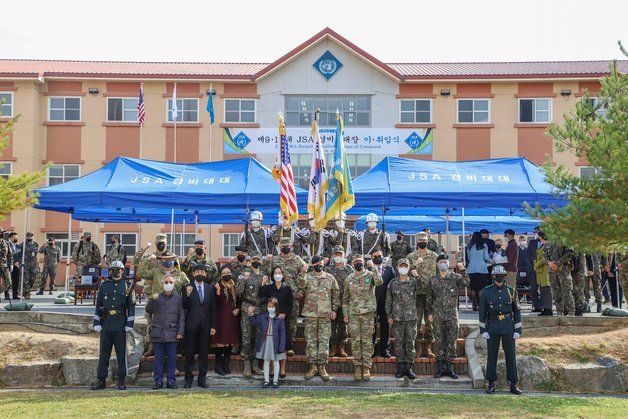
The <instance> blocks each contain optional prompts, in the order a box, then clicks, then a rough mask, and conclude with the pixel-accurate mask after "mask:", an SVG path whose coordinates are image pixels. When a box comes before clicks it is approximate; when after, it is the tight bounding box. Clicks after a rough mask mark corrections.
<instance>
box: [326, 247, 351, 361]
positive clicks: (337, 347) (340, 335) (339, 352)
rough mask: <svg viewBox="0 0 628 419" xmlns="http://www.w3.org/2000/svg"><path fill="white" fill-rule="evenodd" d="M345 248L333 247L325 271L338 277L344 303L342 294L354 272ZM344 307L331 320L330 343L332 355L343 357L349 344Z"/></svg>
mask: <svg viewBox="0 0 628 419" xmlns="http://www.w3.org/2000/svg"><path fill="white" fill-rule="evenodd" d="M344 253H345V249H344V247H342V246H341V245H336V246H334V248H333V254H332V265H329V266H327V267H325V272H327V273H328V274H331V275H332V276H333V277H334V278H336V282H337V283H338V289H339V292H340V293H339V296H338V301H339V302H340V303H342V296H343V293H344V289H345V282H346V281H347V278H348V277H349V275H351V274H352V273H353V268H352V267H351V265H349V264H348V263H346V260H345V257H344ZM343 317H344V316H343V308H342V305H340V306H339V307H338V310H337V311H336V318H335V319H334V320H332V321H331V338H330V339H329V343H330V345H331V350H330V355H331V356H339V357H341V358H346V357H347V352H345V346H346V345H347V338H348V336H347V325H346V324H345V322H344V321H343V319H342V318H343Z"/></svg>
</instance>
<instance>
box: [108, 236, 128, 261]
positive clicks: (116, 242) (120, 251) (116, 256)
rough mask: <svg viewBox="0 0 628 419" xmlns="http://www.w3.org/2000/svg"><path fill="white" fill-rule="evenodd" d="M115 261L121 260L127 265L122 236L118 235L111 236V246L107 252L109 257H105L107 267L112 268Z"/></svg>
mask: <svg viewBox="0 0 628 419" xmlns="http://www.w3.org/2000/svg"><path fill="white" fill-rule="evenodd" d="M114 260H119V261H120V262H122V264H123V265H126V250H125V249H124V247H123V246H122V244H121V243H120V235H118V234H114V235H113V236H111V246H110V247H109V251H107V256H105V262H106V263H107V266H111V263H112V262H113V261H114Z"/></svg>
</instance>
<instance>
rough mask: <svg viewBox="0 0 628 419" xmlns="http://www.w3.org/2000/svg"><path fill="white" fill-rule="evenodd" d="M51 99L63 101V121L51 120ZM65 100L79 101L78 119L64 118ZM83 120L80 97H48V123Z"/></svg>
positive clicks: (65, 110)
mask: <svg viewBox="0 0 628 419" xmlns="http://www.w3.org/2000/svg"><path fill="white" fill-rule="evenodd" d="M53 99H63V104H64V107H63V119H52V115H51V114H52V107H51V104H52V100H53ZM67 99H78V100H79V109H78V111H79V117H78V119H67V118H66V115H65V114H66V112H67V106H66V100H67ZM55 109H57V110H58V109H59V108H55ZM82 120H83V98H82V97H80V96H49V97H48V121H51V122H80V121H82Z"/></svg>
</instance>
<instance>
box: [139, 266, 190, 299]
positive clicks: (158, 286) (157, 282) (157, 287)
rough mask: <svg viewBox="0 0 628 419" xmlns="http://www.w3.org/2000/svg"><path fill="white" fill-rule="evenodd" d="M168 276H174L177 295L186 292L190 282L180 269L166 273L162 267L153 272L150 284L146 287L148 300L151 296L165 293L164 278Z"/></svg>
mask: <svg viewBox="0 0 628 419" xmlns="http://www.w3.org/2000/svg"><path fill="white" fill-rule="evenodd" d="M167 274H169V275H172V277H173V278H174V292H175V293H176V294H177V295H181V293H182V292H185V290H183V288H185V287H186V286H187V285H189V284H190V280H189V279H188V277H187V275H186V274H185V273H184V272H181V271H180V270H178V269H173V270H171V271H164V270H163V268H162V267H161V266H160V267H158V268H155V269H153V270H152V272H151V274H150V277H151V280H150V284H149V283H148V282H147V285H145V286H144V293H145V294H146V297H147V298H150V297H151V294H161V293H162V292H163V291H164V281H163V278H164V276H165V275H167ZM146 279H148V278H146ZM147 289H148V290H147ZM182 290H183V291H182Z"/></svg>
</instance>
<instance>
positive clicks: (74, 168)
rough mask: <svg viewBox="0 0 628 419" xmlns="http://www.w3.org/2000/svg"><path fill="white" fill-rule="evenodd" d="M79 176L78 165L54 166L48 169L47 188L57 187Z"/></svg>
mask: <svg viewBox="0 0 628 419" xmlns="http://www.w3.org/2000/svg"><path fill="white" fill-rule="evenodd" d="M79 176H81V168H80V166H79V165H78V164H55V165H52V166H50V167H48V186H54V185H59V184H61V183H65V182H67V181H69V180H72V179H76V178H78V177H79Z"/></svg>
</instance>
